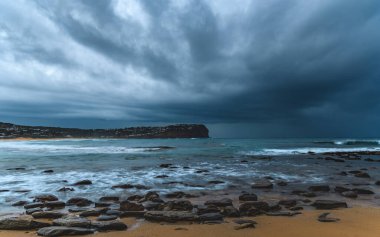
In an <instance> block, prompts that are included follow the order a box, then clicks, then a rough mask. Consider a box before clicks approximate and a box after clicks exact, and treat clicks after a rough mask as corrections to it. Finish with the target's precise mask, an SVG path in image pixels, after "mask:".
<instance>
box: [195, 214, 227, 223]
mask: <svg viewBox="0 0 380 237" xmlns="http://www.w3.org/2000/svg"><path fill="white" fill-rule="evenodd" d="M223 219H224V216H223V215H222V214H220V213H205V214H202V215H200V216H199V221H201V222H206V221H223Z"/></svg>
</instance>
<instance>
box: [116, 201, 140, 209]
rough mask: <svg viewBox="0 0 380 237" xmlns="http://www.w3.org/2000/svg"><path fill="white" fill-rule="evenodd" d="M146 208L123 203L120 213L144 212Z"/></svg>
mask: <svg viewBox="0 0 380 237" xmlns="http://www.w3.org/2000/svg"><path fill="white" fill-rule="evenodd" d="M144 210H145V208H144V206H143V205H142V204H140V203H135V202H130V201H122V202H121V203H120V211H144Z"/></svg>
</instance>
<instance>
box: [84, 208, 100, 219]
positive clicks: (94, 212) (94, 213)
mask: <svg viewBox="0 0 380 237" xmlns="http://www.w3.org/2000/svg"><path fill="white" fill-rule="evenodd" d="M101 213H102V212H101V210H98V209H92V210H87V211H84V212H82V213H80V214H79V216H81V217H89V216H99V215H100V214H101Z"/></svg>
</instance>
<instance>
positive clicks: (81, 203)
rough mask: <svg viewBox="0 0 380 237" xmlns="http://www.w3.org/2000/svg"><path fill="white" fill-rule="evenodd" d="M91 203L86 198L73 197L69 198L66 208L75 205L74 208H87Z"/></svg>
mask: <svg viewBox="0 0 380 237" xmlns="http://www.w3.org/2000/svg"><path fill="white" fill-rule="evenodd" d="M92 203H93V202H92V201H91V200H88V199H87V198H82V197H74V198H70V199H69V200H68V201H67V202H66V204H67V205H68V206H70V205H76V206H79V207H85V206H89V205H91V204H92Z"/></svg>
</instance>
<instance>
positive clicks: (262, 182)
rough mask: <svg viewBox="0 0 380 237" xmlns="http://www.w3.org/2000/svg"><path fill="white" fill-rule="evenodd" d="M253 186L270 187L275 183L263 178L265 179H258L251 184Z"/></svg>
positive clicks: (257, 187) (255, 187)
mask: <svg viewBox="0 0 380 237" xmlns="http://www.w3.org/2000/svg"><path fill="white" fill-rule="evenodd" d="M251 188H254V189H270V188H273V184H272V183H271V182H270V181H268V180H266V179H263V180H258V181H256V182H254V183H253V184H252V185H251Z"/></svg>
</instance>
